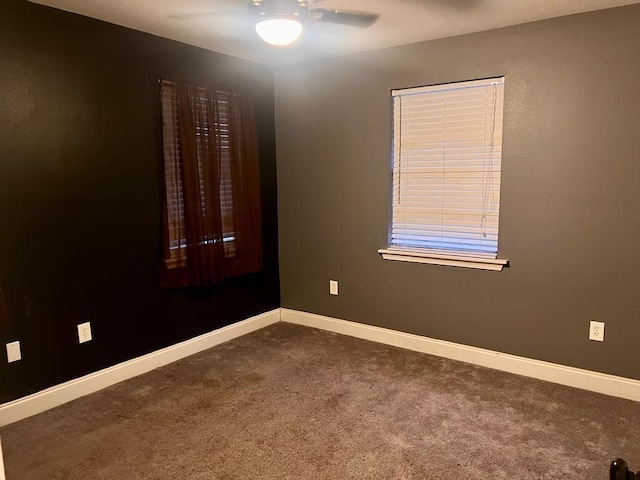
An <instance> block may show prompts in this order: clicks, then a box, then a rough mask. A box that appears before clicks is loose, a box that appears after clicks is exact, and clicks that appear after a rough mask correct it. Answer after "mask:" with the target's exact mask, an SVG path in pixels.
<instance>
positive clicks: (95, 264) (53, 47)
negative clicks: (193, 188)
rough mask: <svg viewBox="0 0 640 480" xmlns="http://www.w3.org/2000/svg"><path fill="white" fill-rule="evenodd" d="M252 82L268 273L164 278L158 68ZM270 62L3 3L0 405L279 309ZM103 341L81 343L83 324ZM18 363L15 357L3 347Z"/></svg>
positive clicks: (223, 81) (190, 76)
mask: <svg viewBox="0 0 640 480" xmlns="http://www.w3.org/2000/svg"><path fill="white" fill-rule="evenodd" d="M159 75H169V76H173V77H177V78H183V79H187V80H191V81H199V82H208V83H213V84H220V85H224V86H229V87H232V88H239V89H242V90H244V91H247V92H250V93H253V94H254V95H255V97H256V101H257V114H258V122H259V125H258V128H259V141H260V155H261V182H262V206H263V211H262V222H263V245H264V257H265V265H266V267H265V271H264V272H263V273H260V274H255V275H249V276H246V277H243V278H238V279H234V280H231V281H228V282H225V283H224V284H223V285H221V286H218V287H215V288H211V289H202V290H193V291H180V292H169V291H167V290H164V289H162V288H160V287H159V261H160V256H161V238H160V234H161V205H162V204H161V195H162V178H161V176H160V172H161V154H162V150H161V128H160V125H161V124H160V102H159V93H158V92H159V87H158V81H157V79H158V76H159ZM275 172H276V169H275V134H274V116H273V72H272V70H271V69H270V68H268V67H264V66H260V65H257V64H253V63H249V62H245V61H242V60H238V59H234V58H232V57H228V56H224V55H220V54H216V53H212V52H209V51H205V50H201V49H197V48H194V47H190V46H186V45H183V44H179V43H176V42H172V41H169V40H164V39H160V38H157V37H154V36H151V35H146V34H143V33H139V32H135V31H132V30H128V29H125V28H121V27H117V26H114V25H110V24H106V23H103V22H99V21H95V20H91V19H87V18H84V17H80V16H77V15H72V14H69V13H64V12H61V11H57V10H53V9H50V8H46V7H42V6H38V5H34V4H30V3H27V2H26V1H23V0H19V1H12V2H4V3H3V7H2V14H1V15H0V289H1V290H2V293H3V296H4V300H5V302H6V308H7V311H8V321H3V322H0V347H1V351H0V403H2V402H4V401H7V400H11V399H14V398H18V397H20V396H23V395H25V394H29V393H32V392H35V391H38V390H41V389H43V388H45V387H48V386H51V385H54V384H57V383H60V382H63V381H66V380H69V379H72V378H75V377H78V376H81V375H83V374H86V373H89V372H93V371H95V370H98V369H101V368H104V367H106V366H109V365H113V364H116V363H119V362H122V361H125V360H127V359H130V358H133V357H136V356H139V355H142V354H145V353H148V352H150V351H153V350H157V349H158V348H161V347H164V346H167V345H171V344H174V343H176V342H179V341H181V340H185V339H188V338H191V337H194V336H196V335H198V334H201V333H204V332H208V331H211V330H213V329H215V328H218V327H220V326H223V325H227V324H230V323H233V322H235V321H238V320H241V319H244V318H247V317H249V316H252V315H255V314H259V313H261V312H265V311H268V310H271V309H273V308H277V307H278V306H279V302H280V296H279V279H278V253H277V248H278V247H277V244H278V243H277V242H278V237H277V209H276V173H275ZM84 321H91V323H92V327H93V335H94V340H93V341H92V342H90V343H87V344H83V345H78V342H77V336H76V335H77V334H76V325H77V324H78V323H82V322H84ZM14 340H20V341H21V343H22V353H23V360H22V361H21V362H17V363H12V364H7V362H6V357H5V355H4V344H5V343H7V342H10V341H14Z"/></svg>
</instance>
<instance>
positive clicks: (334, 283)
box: [329, 280, 338, 295]
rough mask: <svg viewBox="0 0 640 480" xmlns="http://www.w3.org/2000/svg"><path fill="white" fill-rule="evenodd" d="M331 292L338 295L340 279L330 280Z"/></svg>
mask: <svg viewBox="0 0 640 480" xmlns="http://www.w3.org/2000/svg"><path fill="white" fill-rule="evenodd" d="M329 293H330V294H331V295H338V281H337V280H329Z"/></svg>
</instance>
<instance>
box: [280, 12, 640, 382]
mask: <svg viewBox="0 0 640 480" xmlns="http://www.w3.org/2000/svg"><path fill="white" fill-rule="evenodd" d="M638 25H640V6H638V5H635V6H630V7H624V8H618V9H611V10H604V11H599V12H594V13H587V14H581V15H576V16H571V17H565V18H559V19H553V20H548V21H541V22H537V23H532V24H527V25H522V26H516V27H510V28H505V29H500V30H494V31H490V32H485V33H479V34H473V35H467V36H461V37H456V38H449V39H443V40H439V41H432V42H426V43H420V44H415V45H409V46H402V47H397V48H392V49H386V50H380V51H375V52H369V53H363V54H357V55H351V56H348V57H343V58H338V59H331V60H323V61H315V62H309V63H305V64H299V65H293V66H289V67H286V68H281V69H279V70H278V71H277V73H276V130H277V151H278V205H279V226H280V228H279V238H280V272H281V288H282V306H283V307H287V308H293V309H299V310H304V311H308V312H313V313H318V314H323V315H329V316H333V317H338V318H343V319H347V320H353V321H356V322H362V323H367V324H372V325H377V326H381V327H387V328H391V329H395V330H400V331H404V332H411V333H415V334H420V335H425V336H428V337H433V338H438V339H445V340H449V341H453V342H458V343H461V344H465V345H473V346H477V347H483V348H488V349H491V350H496V351H500V352H506V353H511V354H516V355H521V356H525V357H530V358H535V359H542V360H547V361H551V362H557V363H560V364H565V365H571V366H576V367H581V368H586V369H589V370H595V371H600V372H606V373H611V374H616V375H622V376H626V377H632V378H640V362H638V348H637V344H638V342H637V339H638V337H639V335H640V280H639V278H640V272H639V270H638V268H639V267H640V250H639V249H638V245H640V221H639V220H638V213H637V212H638V209H639V207H640V187H639V185H640V89H639V88H638V85H639V80H640V62H639V61H638V59H639V58H640V36H639V35H638ZM497 75H505V76H506V86H505V113H504V119H505V126H504V149H503V152H504V153H503V173H502V195H501V202H502V203H501V218H500V242H499V256H500V257H501V258H507V259H509V260H510V261H511V268H509V269H506V270H505V271H503V272H501V273H496V272H488V271H479V270H469V269H462V268H454V267H442V266H431V265H420V264H407V263H401V262H393V261H386V260H382V259H381V257H380V256H379V255H378V254H377V249H378V248H380V247H385V246H386V244H387V232H388V223H389V210H390V175H391V171H390V140H391V132H390V123H391V121H390V114H391V111H390V106H391V102H390V89H393V88H401V87H411V86H418V85H429V84H437V83H443V82H453V81H459V80H468V79H476V78H486V77H490V76H497ZM329 279H335V280H338V281H339V282H340V295H339V296H338V297H333V296H330V295H329ZM590 320H600V321H604V322H606V338H605V342H604V343H597V342H590V341H588V340H587V334H588V324H589V321H590Z"/></svg>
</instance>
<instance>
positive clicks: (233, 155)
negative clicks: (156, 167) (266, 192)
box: [161, 80, 262, 288]
mask: <svg viewBox="0 0 640 480" xmlns="http://www.w3.org/2000/svg"><path fill="white" fill-rule="evenodd" d="M161 99H162V121H163V148H164V175H165V200H164V217H165V218H164V261H163V268H162V275H161V283H162V285H163V286H166V287H170V288H178V287H188V286H194V287H197V286H206V285H213V284H216V283H218V282H220V281H222V280H224V279H225V278H226V277H231V276H238V275H244V274H247V273H251V272H257V271H260V270H261V269H262V233H261V224H260V177H259V159H258V148H257V144H258V141H257V133H256V118H255V110H254V102H253V99H252V98H251V97H249V96H247V95H244V94H241V93H235V92H229V91H224V90H220V89H210V88H205V87H201V86H196V85H188V84H184V83H180V82H174V81H170V80H162V81H161Z"/></svg>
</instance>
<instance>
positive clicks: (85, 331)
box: [78, 322, 93, 343]
mask: <svg viewBox="0 0 640 480" xmlns="http://www.w3.org/2000/svg"><path fill="white" fill-rule="evenodd" d="M92 338H93V337H92V336H91V323H90V322H85V323H81V324H80V325H78V342H79V343H85V342H90V341H91V340H92Z"/></svg>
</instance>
